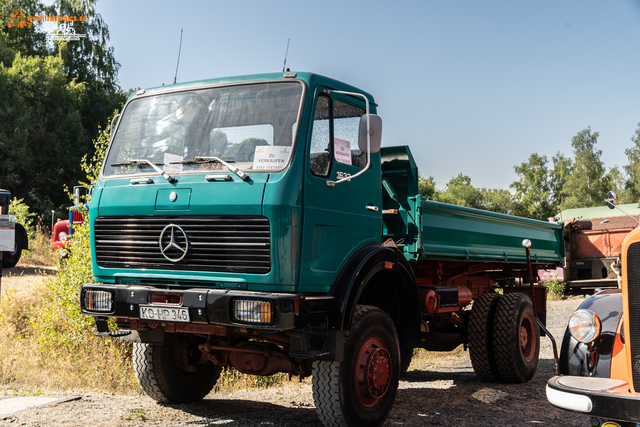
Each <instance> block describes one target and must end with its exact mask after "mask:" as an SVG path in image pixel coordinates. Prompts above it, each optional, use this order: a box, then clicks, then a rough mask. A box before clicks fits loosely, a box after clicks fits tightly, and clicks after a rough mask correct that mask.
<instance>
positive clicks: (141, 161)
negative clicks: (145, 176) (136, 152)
mask: <svg viewBox="0 0 640 427" xmlns="http://www.w3.org/2000/svg"><path fill="white" fill-rule="evenodd" d="M142 165H149V166H151V167H152V168H153V170H155V171H156V172H158V173H159V174H160V175H162V177H163V178H164V179H166V180H167V181H169V182H170V183H172V184H173V183H174V182H176V179H175V178H174V177H172V176H171V175H169V174H168V173H166V172H165V171H163V170H162V169H160V168H159V167H158V166H156V165H164V163H151V162H150V161H149V160H147V159H134V160H129V161H128V162H122V163H114V164H112V165H111V166H112V167H114V166H142Z"/></svg>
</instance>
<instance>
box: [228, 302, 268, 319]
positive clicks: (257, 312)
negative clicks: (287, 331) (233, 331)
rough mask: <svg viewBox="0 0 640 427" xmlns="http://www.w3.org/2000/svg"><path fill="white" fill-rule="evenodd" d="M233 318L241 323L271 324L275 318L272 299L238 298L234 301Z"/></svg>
mask: <svg viewBox="0 0 640 427" xmlns="http://www.w3.org/2000/svg"><path fill="white" fill-rule="evenodd" d="M233 319H234V320H235V321H237V322H241V323H251V324H257V325H269V324H271V322H272V320H273V305H272V304H271V301H260V300H246V299H236V300H234V301H233Z"/></svg>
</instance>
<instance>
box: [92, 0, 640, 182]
mask: <svg viewBox="0 0 640 427" xmlns="http://www.w3.org/2000/svg"><path fill="white" fill-rule="evenodd" d="M96 11H97V13H99V14H101V15H102V18H103V19H104V21H105V22H106V24H107V25H108V26H109V32H110V36H111V39H110V42H109V43H110V45H111V46H113V48H114V49H115V56H116V59H117V60H118V61H119V62H120V64H121V68H120V72H119V82H120V85H121V87H122V88H123V89H124V90H128V89H130V88H138V87H139V88H148V87H153V86H159V85H162V84H163V83H164V84H170V83H173V80H174V75H175V72H176V62H177V58H178V50H179V45H180V30H181V29H182V30H184V32H183V40H182V51H181V54H180V64H179V68H178V74H177V81H178V82H187V81H192V80H200V79H206V78H215V77H224V76H232V75H241V74H254V73H263V72H278V71H282V67H283V61H284V55H285V51H286V48H287V40H288V39H290V45H289V49H288V58H287V67H288V68H291V70H292V71H310V72H315V73H319V74H323V75H327V76H329V77H333V78H336V79H338V80H342V81H345V82H347V83H350V84H352V85H355V86H357V87H359V88H361V89H363V90H365V91H368V92H369V93H371V94H372V95H373V96H374V98H375V100H376V102H377V103H378V105H379V107H378V114H379V115H380V116H381V117H382V120H383V146H393V145H408V146H410V148H411V151H412V153H413V155H414V158H415V160H416V162H417V164H418V168H419V171H420V174H421V175H422V176H424V177H429V176H432V177H433V178H434V179H435V182H436V185H437V187H438V188H439V189H443V188H444V187H445V185H446V183H447V182H448V181H449V180H450V179H451V178H452V177H455V176H456V175H458V174H459V173H463V174H465V175H468V176H469V177H471V183H472V184H473V185H474V186H476V187H487V188H505V189H506V188H508V186H509V185H510V184H511V183H512V182H513V181H515V180H516V179H517V176H516V174H515V172H514V166H515V165H519V164H521V163H523V162H526V161H527V159H528V157H529V156H530V155H531V154H532V153H534V152H535V153H538V154H540V155H545V156H547V157H548V159H549V161H551V157H553V156H554V155H555V154H556V153H557V152H561V153H563V154H564V155H565V156H568V157H572V156H573V152H572V147H571V138H572V137H573V136H575V135H576V134H577V133H578V132H580V131H581V130H583V129H585V128H587V127H589V126H590V127H591V129H592V131H594V132H598V133H599V138H598V145H597V147H598V148H599V149H600V150H602V160H603V161H604V163H605V166H606V167H607V168H610V167H614V166H618V167H619V168H622V167H623V166H624V165H625V164H626V163H627V158H626V156H625V154H624V150H625V149H626V148H629V147H631V145H632V143H631V141H630V140H631V137H632V136H633V135H634V133H635V131H636V129H637V128H638V124H639V122H640V72H639V71H640V1H638V0H608V1H605V0H580V1H569V0H567V1H558V0H535V1H527V0H518V1H513V0H505V1H498V0H485V1H477V0H449V1H444V0H438V1H435V0H421V1H402V0H396V1H377V0H372V1H350V0H342V1H334V0H323V1H302V2H290V1H286V2H285V1H274V0H270V1H246V0H236V1H232V2H229V1H224V2H223V1H217V0H216V1H189V0H183V1H180V2H176V1H169V0H137V1H130V0H127V1H125V0H108V1H107V0H102V1H99V2H98V4H97V7H96Z"/></svg>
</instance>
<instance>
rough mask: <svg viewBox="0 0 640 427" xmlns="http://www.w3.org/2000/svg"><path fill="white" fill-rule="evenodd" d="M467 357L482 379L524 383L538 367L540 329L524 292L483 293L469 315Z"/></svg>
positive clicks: (529, 300)
mask: <svg viewBox="0 0 640 427" xmlns="http://www.w3.org/2000/svg"><path fill="white" fill-rule="evenodd" d="M468 342H469V356H470V358H471V364H472V366H473V370H474V371H475V373H476V375H478V377H480V379H482V380H483V381H505V382H514V383H519V382H526V381H529V380H530V379H531V378H533V375H534V374H535V372H536V369H537V366H538V356H539V352H540V331H539V328H538V324H537V323H536V320H535V316H534V312H533V305H532V304H531V299H529V297H527V296H526V295H525V294H521V293H508V294H506V295H504V296H503V295H499V294H483V295H480V297H478V298H476V300H475V301H474V303H473V308H472V311H471V315H470V317H469V338H468Z"/></svg>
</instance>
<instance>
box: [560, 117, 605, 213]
mask: <svg viewBox="0 0 640 427" xmlns="http://www.w3.org/2000/svg"><path fill="white" fill-rule="evenodd" d="M598 136H599V133H598V132H591V127H588V128H587V129H584V130H582V131H580V132H578V133H577V134H576V135H575V136H574V137H573V138H572V139H571V146H572V147H573V155H574V160H573V168H572V172H571V175H569V177H568V178H567V181H566V183H565V185H564V188H563V189H562V194H563V196H564V201H563V202H562V205H561V208H562V209H563V210H564V209H571V208H581V207H593V206H600V205H604V196H605V195H606V193H607V189H606V185H603V184H605V183H603V178H604V177H605V168H604V162H603V161H602V160H601V159H600V156H601V155H602V151H601V150H598V149H596V144H597V143H598Z"/></svg>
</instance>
